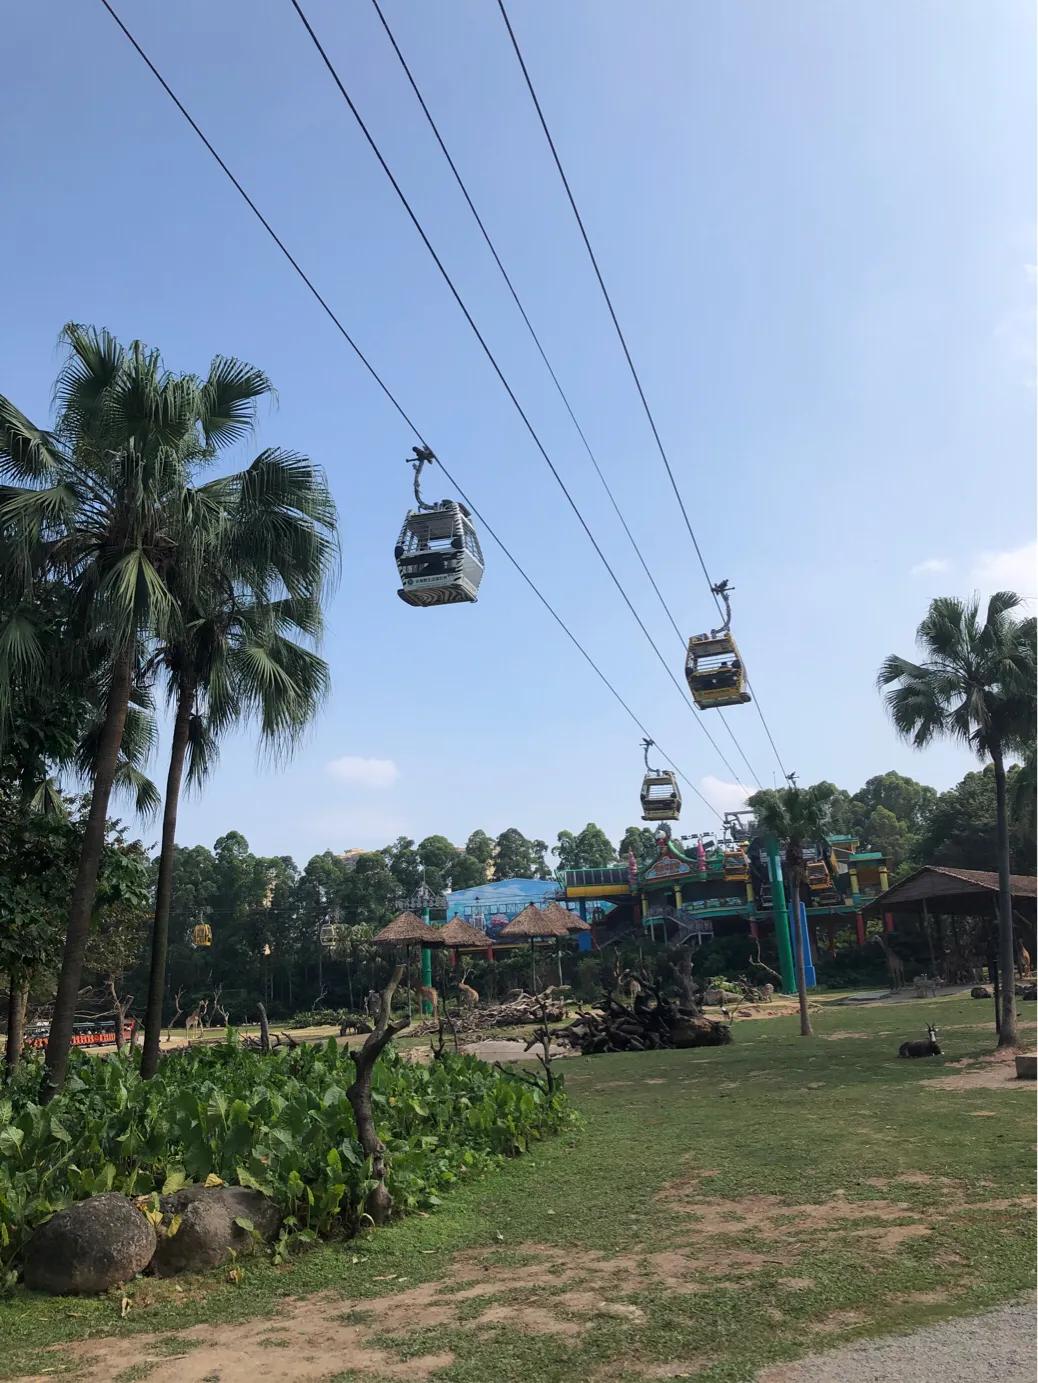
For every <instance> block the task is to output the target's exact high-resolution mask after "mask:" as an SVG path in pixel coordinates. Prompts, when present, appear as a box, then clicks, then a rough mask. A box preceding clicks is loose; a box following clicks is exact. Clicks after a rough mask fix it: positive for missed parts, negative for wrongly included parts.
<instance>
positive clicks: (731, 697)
mask: <svg viewBox="0 0 1038 1383" xmlns="http://www.w3.org/2000/svg"><path fill="white" fill-rule="evenodd" d="M685 677H686V679H687V681H688V689H689V691H690V692H691V693H692V700H693V701H694V702H695V703H696V705H697V706H698V707H699V709H700V710H701V711H705V710H709V709H712V708H713V707H720V706H743V705H745V704H746V702H747V701H749V700H750V694H749V692H748V691H747V690H746V672H745V669H744V668H743V664H742V659H741V658H740V657H739V649H738V647H737V646H736V642H735V640H734V639H733V638H732V636H731V634H730V633H729V632H727V631H726V630H713V631H712V632H711V633H709V634H697V635H696V636H695V637H694V638H691V639H689V641H688V656H687V658H686V659H685Z"/></svg>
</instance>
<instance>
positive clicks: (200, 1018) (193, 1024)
mask: <svg viewBox="0 0 1038 1383" xmlns="http://www.w3.org/2000/svg"><path fill="white" fill-rule="evenodd" d="M208 1008H209V1000H208V999H202V1000H200V1002H199V1004H198V1007H197V1008H196V1009H195V1011H194V1012H193V1013H189V1014H188V1015H187V1017H186V1018H185V1019H184V1028H185V1030H186V1031H187V1033H188V1034H189V1037H188V1041H190V1033H191V1032H193V1030H194V1029H195V1028H199V1029H200V1030H201V1031H202V1032H205V1015H206V1010H207V1009H208Z"/></svg>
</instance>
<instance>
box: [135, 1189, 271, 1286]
mask: <svg viewBox="0 0 1038 1383" xmlns="http://www.w3.org/2000/svg"><path fill="white" fill-rule="evenodd" d="M161 1206H162V1213H163V1218H164V1219H165V1220H167V1221H168V1220H169V1219H171V1218H172V1217H173V1216H174V1215H179V1216H180V1225H179V1228H178V1229H177V1232H176V1233H175V1234H167V1235H166V1237H165V1238H162V1239H160V1240H159V1247H158V1250H157V1252H156V1254H155V1259H154V1262H153V1264H152V1266H153V1268H154V1270H155V1272H156V1274H157V1275H158V1276H159V1277H171V1276H172V1275H173V1274H174V1273H183V1272H201V1271H202V1270H203V1269H205V1268H216V1267H218V1266H219V1265H220V1264H221V1263H226V1262H228V1260H229V1258H230V1251H231V1250H233V1251H234V1253H235V1254H236V1255H237V1256H238V1257H244V1256H245V1255H246V1254H250V1253H252V1252H253V1251H254V1250H255V1247H256V1240H257V1237H258V1238H259V1239H260V1240H262V1241H264V1242H269V1241H270V1240H271V1239H273V1238H274V1237H275V1235H276V1234H277V1232H278V1230H279V1229H280V1228H281V1211H280V1210H279V1209H278V1208H277V1206H276V1205H275V1204H274V1202H273V1201H271V1200H268V1199H267V1197H266V1196H264V1195H263V1194H262V1193H261V1192H259V1191H250V1190H247V1189H246V1188H245V1187H244V1186H185V1187H184V1188H183V1189H182V1190H180V1191H177V1192H175V1193H174V1194H173V1195H172V1196H163V1197H162V1200H161ZM236 1219H242V1220H248V1221H249V1222H250V1223H251V1224H252V1226H253V1229H254V1231H255V1233H251V1232H250V1231H249V1230H247V1229H243V1228H242V1227H241V1225H237V1224H235V1220H236Z"/></svg>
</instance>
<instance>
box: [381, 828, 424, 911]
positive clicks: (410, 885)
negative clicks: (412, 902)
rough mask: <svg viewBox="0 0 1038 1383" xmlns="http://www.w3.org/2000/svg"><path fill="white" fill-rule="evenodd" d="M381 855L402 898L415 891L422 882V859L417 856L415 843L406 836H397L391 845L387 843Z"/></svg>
mask: <svg viewBox="0 0 1038 1383" xmlns="http://www.w3.org/2000/svg"><path fill="white" fill-rule="evenodd" d="M382 853H383V855H384V856H385V857H386V860H387V862H388V864H389V868H390V870H391V871H392V874H393V878H394V879H395V880H396V882H397V891H398V893H399V895H400V897H402V898H408V897H410V896H411V894H412V893H415V892H417V889H418V885H419V884H420V883H421V882H422V861H421V860H420V859H419V857H418V851H417V850H416V849H415V843H414V841H413V840H411V839H410V837H408V836H397V838H396V840H394V842H393V844H392V845H387V846H386V847H385V849H384V850H383V852H382Z"/></svg>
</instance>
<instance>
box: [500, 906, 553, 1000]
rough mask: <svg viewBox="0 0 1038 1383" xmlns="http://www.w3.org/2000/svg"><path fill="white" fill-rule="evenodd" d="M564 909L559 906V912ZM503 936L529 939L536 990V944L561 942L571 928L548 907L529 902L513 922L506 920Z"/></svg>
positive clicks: (531, 974)
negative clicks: (549, 910)
mask: <svg viewBox="0 0 1038 1383" xmlns="http://www.w3.org/2000/svg"><path fill="white" fill-rule="evenodd" d="M562 911H563V909H562V908H559V912H562ZM501 936H502V938H503V939H504V940H507V941H527V940H528V941H529V943H530V979H531V984H532V988H533V989H534V991H536V989H537V963H536V960H535V957H534V945H535V943H536V942H538V941H554V942H556V943H557V942H559V941H563V940H565V939H566V937H568V936H569V928H568V927H567V926H566V923H565V922H564V921H562V920H560V919H559V918H558V917H556V916H553V915H552V914H551V913H550V912H548V910H547V909H546V908H539V907H537V905H536V904H535V903H527V905H526V907H525V908H523V910H522V912H518V913H516V915H515V916H514V917H513V918H512V920H511V922H506V923H505V925H504V926H503V927H502V928H501ZM559 982H560V984H561V982H562V959H561V956H560V958H559Z"/></svg>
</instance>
